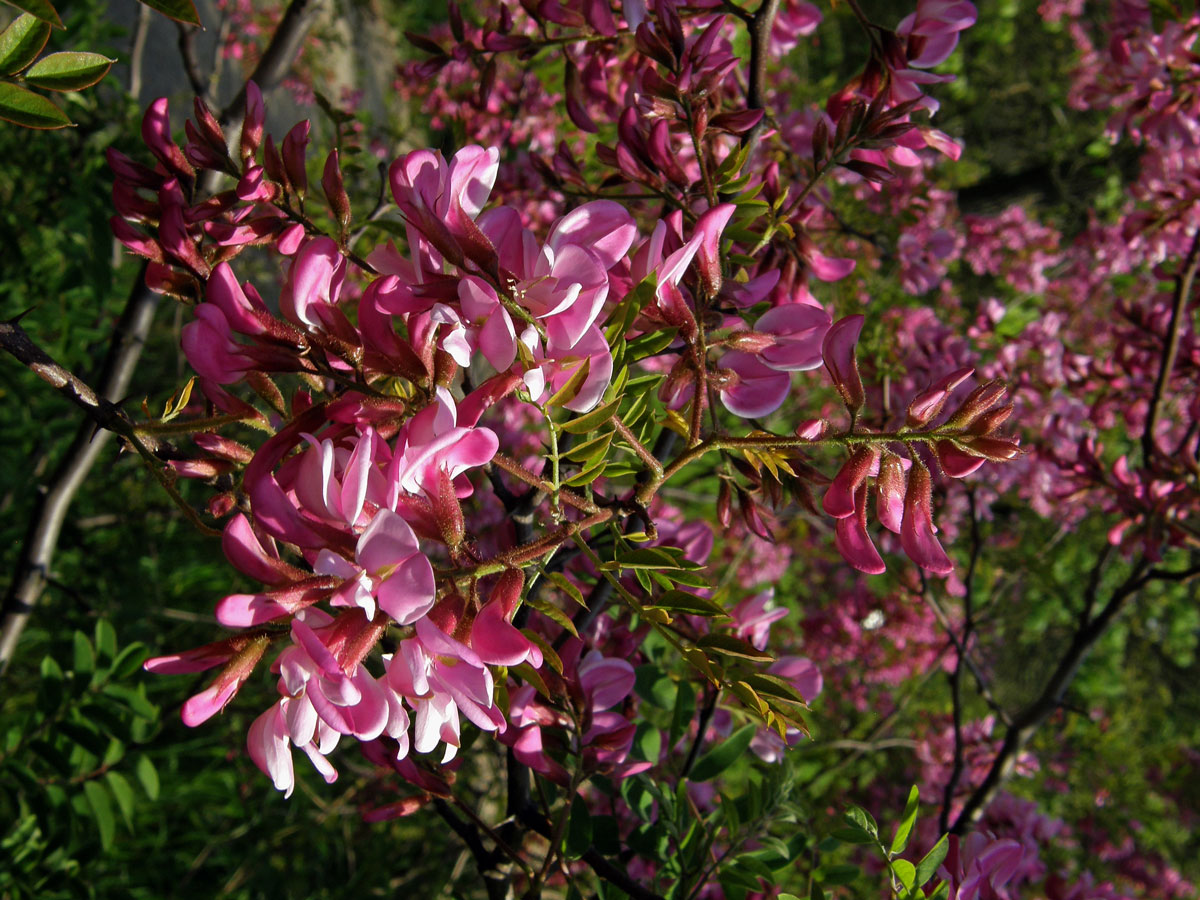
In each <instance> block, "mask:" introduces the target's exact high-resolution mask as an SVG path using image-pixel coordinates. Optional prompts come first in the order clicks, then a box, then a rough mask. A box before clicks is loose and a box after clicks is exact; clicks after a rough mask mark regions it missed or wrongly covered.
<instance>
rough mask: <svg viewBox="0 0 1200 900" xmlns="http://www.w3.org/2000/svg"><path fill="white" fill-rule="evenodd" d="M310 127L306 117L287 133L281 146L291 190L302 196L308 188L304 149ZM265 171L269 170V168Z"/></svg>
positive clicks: (306, 145) (284, 167) (306, 144)
mask: <svg viewBox="0 0 1200 900" xmlns="http://www.w3.org/2000/svg"><path fill="white" fill-rule="evenodd" d="M311 127H312V125H311V123H310V122H309V121H308V119H305V120H304V121H303V122H299V123H297V124H296V126H295V127H294V128H292V130H291V131H289V132H288V133H287V137H285V138H284V139H283V145H282V147H281V153H282V156H283V169H284V171H285V172H287V180H288V182H289V183H290V184H291V186H292V190H294V191H295V192H296V193H297V194H299V195H300V196H302V197H303V196H304V194H305V192H306V191H307V190H308V171H307V170H306V169H305V166H304V151H305V149H307V147H308V133H309V130H310V129H311ZM267 171H268V172H269V171H270V169H268V170H267Z"/></svg>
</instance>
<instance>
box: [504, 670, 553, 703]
mask: <svg viewBox="0 0 1200 900" xmlns="http://www.w3.org/2000/svg"><path fill="white" fill-rule="evenodd" d="M508 671H509V673H510V674H512V675H515V676H517V677H518V678H520V679H521V680H522V681H523V682H525V683H526V684H528V685H530V686H532V687H533V689H534V690H535V691H537V692H538V693H539V694H541V695H542V696H543V697H545V698H546V699H547V700H550V701H553V700H554V698H553V697H552V696H550V688H548V687H547V686H546V682H545V680H543V678H542V676H541V675H540V674H538V670H537V669H535V668H534V667H533V666H531V665H530V664H529V663H527V662H524V663H521V664H520V665H519V666H512V667H511V668H509V670H508Z"/></svg>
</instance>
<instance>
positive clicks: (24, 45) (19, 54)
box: [0, 13, 50, 75]
mask: <svg viewBox="0 0 1200 900" xmlns="http://www.w3.org/2000/svg"><path fill="white" fill-rule="evenodd" d="M49 37H50V26H49V25H48V24H47V23H46V22H43V21H42V20H41V19H39V18H38V17H37V16H31V15H30V14H29V13H21V15H19V16H17V17H16V18H15V19H14V20H13V21H12V22H11V23H10V24H9V26H8V27H7V28H5V29H4V31H2V32H0V74H4V75H14V74H16V73H17V72H20V71H21V70H22V69H24V68H25V67H26V66H27V65H29V64H30V63H31V62H33V61H34V60H35V59H37V55H38V54H39V53H41V52H42V48H43V47H45V46H46V39H47V38H49Z"/></svg>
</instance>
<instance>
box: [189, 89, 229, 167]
mask: <svg viewBox="0 0 1200 900" xmlns="http://www.w3.org/2000/svg"><path fill="white" fill-rule="evenodd" d="M192 115H193V116H194V117H195V119H196V128H197V129H198V131H199V133H200V134H201V135H203V136H204V140H205V142H206V143H207V144H208V146H209V147H211V148H212V149H213V150H215V151H216V152H218V153H221V154H224V153H226V152H228V149H229V145H228V144H227V143H226V142H225V132H224V131H222V130H221V125H220V123H219V122H217V119H216V116H214V115H213V114H212V110H210V109H209V108H208V104H206V103H205V102H204V101H203V100H201V99H200V98H199V97H196V98H195V99H194V100H193V101H192Z"/></svg>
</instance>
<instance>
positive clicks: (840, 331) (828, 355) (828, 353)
mask: <svg viewBox="0 0 1200 900" xmlns="http://www.w3.org/2000/svg"><path fill="white" fill-rule="evenodd" d="M864 321H865V318H864V317H863V316H860V315H859V316H846V317H845V318H842V319H838V321H836V322H835V323H834V324H833V326H832V327H831V328H830V329H829V331H828V332H827V333H826V335H825V340H824V341H823V342H822V344H821V356H822V357H823V358H824V360H825V368H826V369H828V370H829V376H830V377H831V378H832V379H833V386H834V387H836V388H837V389H838V393H839V394H841V395H842V402H843V403H845V404H846V409H848V410H849V411H850V414H851V415H857V414H858V411H859V410H861V409H862V408H863V404H864V403H866V400H867V395H866V391H864V390H863V383H862V378H861V376H859V374H858V360H857V358H856V356H855V348H856V346H857V345H858V336H859V334H860V333H861V332H862V327H863V322H864Z"/></svg>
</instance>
